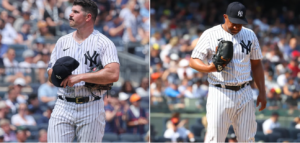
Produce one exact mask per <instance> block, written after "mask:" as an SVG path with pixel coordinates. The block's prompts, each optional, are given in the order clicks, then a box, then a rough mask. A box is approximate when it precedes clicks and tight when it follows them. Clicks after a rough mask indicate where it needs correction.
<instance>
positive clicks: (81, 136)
mask: <svg viewBox="0 0 300 143" xmlns="http://www.w3.org/2000/svg"><path fill="white" fill-rule="evenodd" d="M104 128H105V111H104V103H103V100H97V101H93V102H89V103H85V104H76V103H72V102H67V101H64V100H57V102H56V104H55V108H54V110H53V112H52V114H51V118H50V120H49V127H48V141H49V142H72V141H73V140H74V138H75V136H76V137H77V140H78V141H80V142H101V141H102V137H103V135H104Z"/></svg>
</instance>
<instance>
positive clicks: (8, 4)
mask: <svg viewBox="0 0 300 143" xmlns="http://www.w3.org/2000/svg"><path fill="white" fill-rule="evenodd" d="M1 7H2V8H4V9H5V10H8V11H10V12H12V13H13V14H14V15H19V13H20V12H19V10H18V8H17V7H16V6H13V5H12V3H11V1H9V0H2V3H1Z"/></svg>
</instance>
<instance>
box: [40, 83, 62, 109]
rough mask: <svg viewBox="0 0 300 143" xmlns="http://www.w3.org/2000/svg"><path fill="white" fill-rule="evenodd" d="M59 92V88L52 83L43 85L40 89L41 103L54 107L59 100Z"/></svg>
mask: <svg viewBox="0 0 300 143" xmlns="http://www.w3.org/2000/svg"><path fill="white" fill-rule="evenodd" d="M57 90H58V89H57V87H55V86H54V85H53V84H52V83H51V82H50V81H47V82H46V83H44V84H42V85H41V86H40V87H39V89H38V96H39V99H40V101H41V102H42V103H45V104H47V105H48V106H53V105H54V104H55V101H56V98H57Z"/></svg>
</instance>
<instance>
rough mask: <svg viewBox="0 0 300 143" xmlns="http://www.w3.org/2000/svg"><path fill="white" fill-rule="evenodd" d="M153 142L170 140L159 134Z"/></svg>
mask: <svg viewBox="0 0 300 143" xmlns="http://www.w3.org/2000/svg"><path fill="white" fill-rule="evenodd" d="M155 142H171V139H168V138H165V137H163V136H159V137H157V138H156V140H155Z"/></svg>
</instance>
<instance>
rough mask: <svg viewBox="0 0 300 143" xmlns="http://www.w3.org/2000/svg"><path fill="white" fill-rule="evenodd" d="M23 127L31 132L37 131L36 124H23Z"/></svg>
mask: <svg viewBox="0 0 300 143" xmlns="http://www.w3.org/2000/svg"><path fill="white" fill-rule="evenodd" d="M24 127H26V128H27V129H28V130H29V131H31V132H34V131H39V127H38V126H24Z"/></svg>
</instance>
